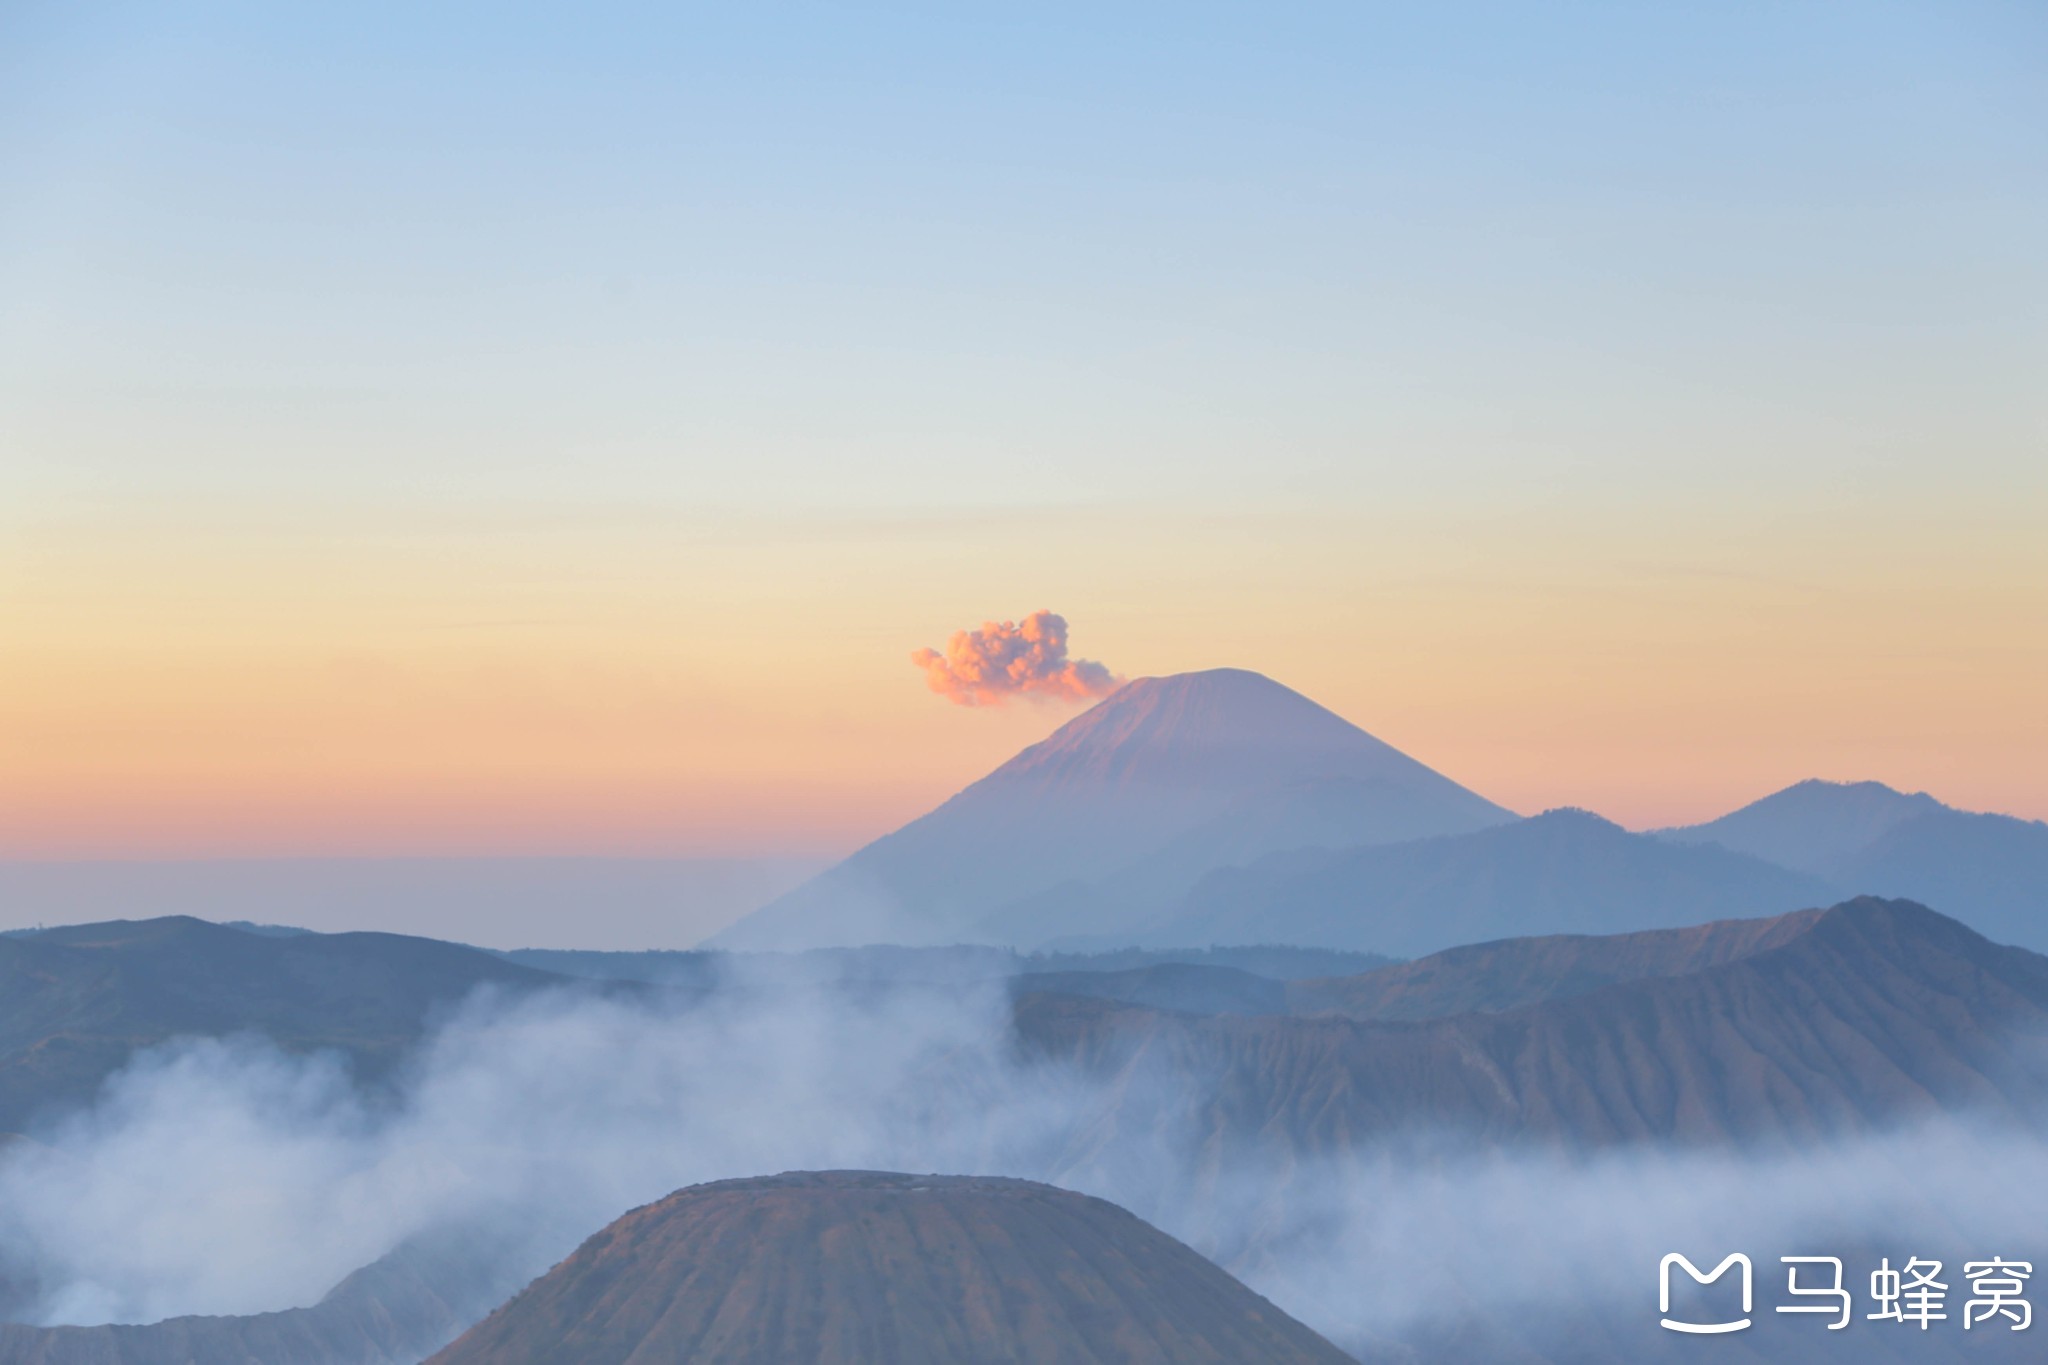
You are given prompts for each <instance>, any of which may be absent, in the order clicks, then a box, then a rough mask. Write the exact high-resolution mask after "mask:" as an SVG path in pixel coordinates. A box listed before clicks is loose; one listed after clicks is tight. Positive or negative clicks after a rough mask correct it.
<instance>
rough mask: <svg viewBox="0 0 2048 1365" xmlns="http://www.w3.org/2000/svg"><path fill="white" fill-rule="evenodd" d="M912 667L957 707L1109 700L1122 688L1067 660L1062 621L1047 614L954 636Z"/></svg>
mask: <svg viewBox="0 0 2048 1365" xmlns="http://www.w3.org/2000/svg"><path fill="white" fill-rule="evenodd" d="M910 661H911V662H912V663H914V664H916V665H917V666H918V667H919V668H921V669H923V670H924V680H925V683H926V685H927V686H929V687H930V688H931V690H932V691H934V692H936V693H938V694H939V695H940V696H942V697H944V698H946V699H947V700H948V701H951V702H954V703H955V704H957V705H960V706H1001V705H1003V704H1004V703H1005V702H1007V701H1008V700H1009V699H1010V698H1011V697H1050V698H1057V699H1060V700H1068V701H1078V700H1083V699H1085V698H1088V697H1101V696H1107V695H1108V694H1109V693H1111V692H1114V691H1115V690H1116V689H1117V687H1118V686H1119V685H1120V684H1121V683H1122V682H1123V679H1121V678H1119V677H1117V676H1116V675H1115V674H1113V673H1111V672H1110V671H1109V670H1108V669H1107V668H1104V667H1103V666H1102V665H1101V664H1098V663H1093V662H1090V661H1089V660H1087V659H1069V658H1068V657H1067V622H1066V618H1064V617H1061V616H1055V615H1054V614H1053V613H1052V612H1049V611H1035V612H1033V613H1031V615H1029V616H1027V617H1025V618H1024V619H1023V620H1022V621H985V622H983V623H982V626H981V629H979V630H962V631H956V632H954V635H953V638H952V640H951V641H950V642H948V643H947V645H946V652H945V653H943V654H941V653H939V651H938V650H936V649H920V650H917V651H915V652H914V653H912V654H911V656H910Z"/></svg>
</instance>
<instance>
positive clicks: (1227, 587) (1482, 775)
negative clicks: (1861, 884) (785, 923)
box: [0, 0, 2048, 857]
mask: <svg viewBox="0 0 2048 1365" xmlns="http://www.w3.org/2000/svg"><path fill="white" fill-rule="evenodd" d="M2044 242H2048V10H2044V9H2043V8H2042V7H2041V6H2039V5H2037V4H2032V3H2009V4H1986V3H1973V2H1972V0H1940V2H1939V3H1932V2H1930V3H1903V4H1898V3H1881V2H1877V0H1857V2H1856V3H1841V4H1827V5H1818V4H1803V3H1772V4H1753V3H1730V2H1729V0H1715V2H1714V3H1696V4H1675V5H1656V6H1644V5H1624V4H1558V5H1537V4H1520V5H1485V4H1454V5H1441V6H1410V5H1404V6H1392V5H1387V6H1372V5H1352V4H1345V5H1327V6H1326V5H1274V4H1261V5H1243V6H1235V7H1219V6H1209V5H1199V4H1187V3H1180V4H1174V5H1157V6H1103V5H1058V4H1050V5H1034V6H1028V7H1004V8H1002V9H1000V10H999V9H997V8H996V7H991V6H963V5H948V6H938V5H933V6H909V5H892V6H859V7H845V6H838V7H823V6H805V5H786V6H785V5H745V6H718V7H712V6H702V7H697V6H688V7H683V6H663V7H657V6H647V7H645V8H637V7H622V6H573V7H568V6H550V7H538V6H535V7H528V6H516V5H515V6H506V5H496V4H494V5H430V6H419V5H397V4H382V3H352V4H348V5H328V6H304V5H277V4H256V3H248V4H213V3H205V0H199V2H198V3H194V4H191V5H180V6H167V5H156V6H149V5H142V4H132V5H99V4H92V3H76V2H75V0H74V2H71V3H40V2H38V0H29V2H28V3H23V2H22V0H15V3H12V4H6V5H0V855H12V856H30V857H145V856H166V855H168V856H187V855H218V854H278V853H386V854H389V853H480V852H481V853H489V852H530V853H604V852H638V853H683V854H705V853H736V854H747V853H759V852H772V851H780V852H788V851H832V850H839V849H844V848H847V847H850V846H851V845H853V844H855V843H858V842H860V841H862V840H864V839H865V838H867V837H870V836H872V835H874V834H876V833H879V832H881V831H883V830H885V829H887V828H888V827H890V826H891V825H893V824H895V823H898V822H899V821H901V820H902V819H904V818H907V817H909V816H911V815H913V814H916V813H917V812H918V811H920V810H922V809H924V808H925V807H927V806H929V805H930V804H932V803H934V802H935V801H936V800H937V799H939V798H941V797H943V796H944V795H946V794H947V793H949V792H950V791H952V790H953V789H955V788H957V787H958V786H960V785H962V784H963V783H964V782H966V781H967V780H969V779H971V778H973V777H975V776H977V775H979V774H980V773H981V772H982V771H984V770H986V769H987V768H988V767H990V766H992V765H993V764H994V763H996V762H998V761H1000V760H1001V759H1002V758H1004V757H1006V756H1007V755H1008V754H1009V753H1010V752H1012V751H1014V750H1015V749H1016V748H1018V747H1020V746H1021V745H1022V744H1024V743H1027V742H1029V741H1031V740H1033V739H1036V738H1039V737H1040V736H1041V735H1042V734H1043V733H1044V732H1046V731H1047V730H1049V729H1050V728H1051V727H1052V726H1053V725H1054V724H1056V723H1057V722H1059V721H1060V720H1062V719H1064V718H1065V717H1066V716H1067V715H1069V714H1071V712H1072V708H1071V707H1068V708H1064V709H1062V708H1051V709H1048V708H1045V707H1040V706H1032V705H1023V706H1017V707H1012V708H1008V709H1005V710H999V711H992V710H986V709H982V710H968V709H965V708H958V707H952V706H948V705H947V704H946V703H945V702H944V701H943V700H941V699H939V698H937V697H934V696H933V695H931V694H930V693H929V692H927V691H926V690H925V688H924V686H923V683H922V680H921V678H920V676H919V674H918V673H917V671H916V670H915V669H913V668H912V667H911V665H910V663H909V661H908V655H909V653H910V651H911V650H913V649H914V648H917V647H919V646H925V645H942V644H943V643H944V641H945V638H946V636H947V635H948V634H949V633H950V632H951V631H953V630H955V629H958V628H961V627H965V626H971V625H974V624H977V623H979V622H980V621H982V620H983V619H985V618H988V617H1003V616H1019V615H1022V614H1023V613H1026V612H1028V611H1031V610H1034V609H1037V608H1040V607H1049V608H1051V609H1053V610H1055V611H1058V612H1061V613H1063V614H1064V615H1065V616H1066V617H1067V618H1068V619H1069V621H1070V622H1071V623H1072V628H1073V645H1074V649H1075V651H1076V652H1077V653H1079V654H1081V655H1084V656H1086V657H1088V658H1092V659H1099V660H1101V661H1103V662H1105V663H1107V664H1108V665H1109V666H1111V667H1112V668H1114V669H1116V670H1118V671H1119V672H1122V673H1125V674H1129V675H1133V676H1136V675H1142V674H1152V673H1164V672H1173V671H1178V670H1182V669H1189V668H1201V667H1209V666H1215V665H1225V664H1228V665H1237V666H1243V667H1250V668H1256V669H1259V670H1261V671H1263V672H1266V673H1268V674H1271V675H1272V676H1274V677H1277V678H1279V679H1280V680H1282V681H1284V682H1286V683H1288V684H1290V685H1292V686H1294V687H1297V688H1299V689H1301V690H1303V691H1305V692H1307V693H1309V694H1310V695H1311V696H1314V697H1315V698H1317V699H1318V700H1320V701H1322V702H1324V703H1325V704H1328V705H1330V706H1332V707H1334V708H1335V709H1337V710H1339V711H1341V712H1342V713H1344V714H1345V715H1347V716H1349V717H1350V718H1351V719H1353V720H1355V721H1357V722H1359V723H1360V724H1362V725H1364V726H1365V727H1366V728H1367V729H1369V730H1372V731H1373V732H1374V733H1376V734H1379V735H1380V736H1381V737H1382V738H1385V739H1387V740H1389V741H1390V742H1392V743H1395V744H1397V745H1399V746H1401V747H1402V748H1404V749H1406V750H1408V751H1409V752H1411V753H1413V754H1414V755H1415V756H1417V757H1418V758H1421V759H1422V760H1423V761H1425V762H1427V763H1430V764H1431V765H1432V766H1435V767H1437V768H1439V769H1440V770H1442V771H1444V772H1446V773H1448V774H1449V775H1451V776H1453V777H1455V778H1457V779H1459V780H1461V781H1463V782H1466V783H1467V784H1468V785H1471V786H1474V787H1476V788H1478V789H1479V790H1481V791H1482V792H1484V793H1486V794H1487V795H1489V796H1491V797H1493V798H1495V799H1496V800H1499V801H1502V802H1504V803H1506V804H1508V805H1511V806H1514V807H1516V808H1518V809H1522V810H1536V809H1540V808H1543V807H1547V806H1552V805H1559V804H1567V803H1569V804H1578V805H1586V806H1590V807H1592V808H1594V809H1597V810H1600V811H1602V812H1604V813H1606V814H1608V815H1610V816H1613V817H1615V818H1617V819H1620V820H1622V821H1624V822H1625V823H1630V824H1635V825H1647V824H1661V823H1670V822H1676V821H1680V820H1687V819H1694V818H1700V817H1704V816H1708V815H1711V814H1715V813H1718V812H1719V811H1721V810H1723V809H1726V808H1727V807H1729V806H1732V805H1734V804H1738V803H1740V802H1742V801H1746V800H1749V799H1752V798H1754V797H1756V796H1759V795H1762V794H1763V793H1764V792H1766V791H1769V790H1772V789H1774V788H1775V787H1778V786H1782V785H1784V784H1785V783H1788V782H1791V781H1793V780H1796V779H1799V778H1802V777H1807V776H1816V775H1817V776H1826V777H1835V778H1862V777H1875V778H1879V779H1882V780H1885V781H1889V782H1891V783H1893V784H1894V785H1898V786H1903V787H1909V788H1926V789H1929V790H1932V791H1933V792H1935V794H1937V795H1939V796H1942V797H1944V798H1945V799H1948V800H1950V801H1953V802H1956V803H1958V804H1962V805H1966V806H1972V807H1977V808H1990V809H2002V810H2008V811H2013V812H2016V813H2021V814H2026V815H2031V816H2037V817H2048V705H2044V702H2043V698H2044V697H2048V251H2044V250H2043V246H2042V244H2043V243H2044Z"/></svg>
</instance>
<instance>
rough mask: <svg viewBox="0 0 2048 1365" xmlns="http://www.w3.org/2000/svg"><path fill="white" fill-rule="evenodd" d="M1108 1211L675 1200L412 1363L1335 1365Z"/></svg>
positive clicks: (830, 1190) (965, 1188)
mask: <svg viewBox="0 0 2048 1365" xmlns="http://www.w3.org/2000/svg"><path fill="white" fill-rule="evenodd" d="M1350 1359H1351V1358H1350V1357H1349V1356H1346V1355H1345V1354H1344V1353H1343V1352H1341V1351H1339V1350H1338V1349H1337V1348H1336V1347H1334V1346H1332V1345H1331V1344H1330V1343H1329V1342H1327V1341H1325V1340H1324V1339H1323V1338H1322V1337H1320V1336H1318V1335H1316V1334H1315V1333H1314V1332H1312V1331H1310V1330H1309V1329H1308V1328H1307V1327H1304V1326H1303V1325H1302V1324H1301V1323H1299V1322H1297V1321H1295V1320H1294V1319H1293V1318H1291V1317H1289V1316H1287V1315H1286V1314H1285V1313H1283V1312H1281V1311H1280V1310H1279V1309H1278V1308H1275V1307H1274V1306H1273V1305H1272V1304H1271V1303H1268V1302H1267V1301H1266V1300H1265V1299H1263V1298H1261V1297H1260V1296H1259V1295H1257V1294H1255V1293H1253V1292H1252V1291H1251V1290H1250V1289H1247V1288H1246V1287H1245V1286H1244V1285H1242V1284H1240V1283H1238V1282H1237V1281H1236V1280H1234V1279H1232V1278H1231V1277H1230V1276H1229V1275H1227V1274H1225V1273H1224V1272H1223V1271H1222V1270H1221V1269H1219V1268H1217V1267H1216V1266H1215V1265H1214V1264H1212V1263H1211V1262H1209V1261H1207V1260H1205V1259H1203V1258H1202V1257H1201V1256H1199V1255H1197V1254H1196V1253H1195V1252H1194V1251H1192V1250H1190V1249H1189V1248H1188V1247H1186V1246H1184V1245H1182V1244H1181V1243H1180V1242H1177V1241H1175V1240H1174V1239H1173V1238H1171V1237H1168V1236H1167V1235H1166V1234H1165V1233H1163V1232H1160V1231H1159V1230H1158V1229H1156V1228H1154V1227H1152V1226H1150V1225H1149V1224H1147V1223H1144V1222H1142V1221H1141V1220H1139V1219H1138V1218H1137V1217H1135V1216H1134V1215H1132V1214H1130V1213H1126V1212H1125V1211H1124V1210H1122V1209H1120V1208H1118V1207H1117V1206H1116V1205H1114V1204H1110V1203H1107V1202H1105V1201H1103V1200H1100V1199H1092V1198H1089V1197H1088V1196H1086V1195H1080V1194H1073V1193H1070V1192H1068V1191H1066V1190H1061V1189H1056V1188H1054V1187H1052V1186H1050V1185H1041V1184H1037V1183H1035V1182H1033V1181H1028V1180H1009V1179H1001V1178H996V1177H980V1176H912V1175H893V1174H884V1173H879V1172H872V1171H827V1172H819V1173H810V1172H794V1173H790V1174H786V1175H778V1176H770V1177H765V1178H761V1179H753V1180H726V1181H719V1182H717V1183H715V1184H709V1185H695V1186H691V1187H690V1188H688V1189H685V1190H680V1191H678V1192H677V1193H675V1194H672V1195H670V1196H669V1197H668V1198H666V1199H663V1200H661V1201H660V1202H658V1203H654V1204H649V1205H647V1206H645V1207H643V1208H639V1209H635V1210H634V1211H633V1212H631V1213H629V1214H627V1215H626V1216H625V1217H623V1218H621V1219H619V1220H618V1221H617V1222H615V1223H613V1224H612V1225H611V1226H610V1227H608V1228H606V1229H605V1230H604V1231H602V1232H600V1233H598V1234H597V1235H596V1236H595V1237H593V1238H591V1239H590V1240H589V1241H587V1242H585V1243H584V1244H583V1246H582V1247H581V1248H580V1249H578V1250H577V1252H576V1253H575V1254H574V1255H572V1256H571V1257H569V1259H568V1260H566V1261H564V1262H562V1263H561V1264H560V1265H558V1266H556V1267H555V1268H554V1269H553V1270H552V1271H550V1272H549V1273H548V1274H547V1275H545V1276H543V1277H542V1278H541V1279H539V1280H537V1281H535V1282H534V1284H533V1285H532V1286H531V1287H529V1288H528V1289H527V1290H526V1291H525V1292H523V1293H521V1294H519V1295H518V1296H517V1297H515V1298H514V1299H513V1300H512V1301H511V1302H510V1303H508V1304H506V1305H505V1306H504V1307H503V1308H500V1309H499V1310H498V1311H497V1312H495V1313H493V1314H492V1315H491V1316H490V1317H489V1318H487V1319H486V1320H485V1321H484V1322H482V1323H481V1324H479V1325H478V1326H477V1327H475V1328H473V1329H472V1330H471V1331H470V1332H468V1333H467V1334H466V1335H464V1336H463V1337H462V1338H461V1339H460V1340H458V1341H457V1342H456V1343H455V1344H454V1345H452V1346H450V1347H449V1348H448V1349H446V1350H445V1351H443V1352H441V1353H440V1354H439V1355H437V1356H435V1357H434V1358H433V1360H432V1361H431V1362H430V1363H429V1365H483V1362H489V1363H490V1365H540V1363H541V1362H560V1361H575V1362H577V1363H578V1365H624V1362H628V1361H632V1362H640V1361H653V1360H679V1361H680V1360H687V1361H692V1362H706V1363H707V1365H708V1363H710V1362H717V1363H718V1365H868V1363H869V1362H877V1361H888V1362H892V1365H920V1363H921V1362H930V1363H931V1365H961V1363H962V1362H976V1363H978V1362H1016V1363H1017V1365H1040V1363H1041V1362H1042V1365H1086V1363H1087V1362H1103V1365H1108V1363H1109V1362H1117V1365H1146V1363H1147V1362H1159V1363H1160V1365H1202V1362H1217V1363H1218V1365H1220V1363H1221V1362H1232V1365H1239V1363H1241V1362H1248V1361H1258V1362H1260V1363H1261V1365H1296V1362H1301V1363H1303V1365H1308V1363H1310V1362H1313V1363H1314V1365H1343V1363H1344V1362H1348V1361H1349V1360H1350Z"/></svg>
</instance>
